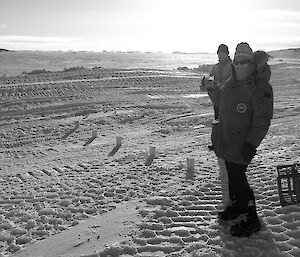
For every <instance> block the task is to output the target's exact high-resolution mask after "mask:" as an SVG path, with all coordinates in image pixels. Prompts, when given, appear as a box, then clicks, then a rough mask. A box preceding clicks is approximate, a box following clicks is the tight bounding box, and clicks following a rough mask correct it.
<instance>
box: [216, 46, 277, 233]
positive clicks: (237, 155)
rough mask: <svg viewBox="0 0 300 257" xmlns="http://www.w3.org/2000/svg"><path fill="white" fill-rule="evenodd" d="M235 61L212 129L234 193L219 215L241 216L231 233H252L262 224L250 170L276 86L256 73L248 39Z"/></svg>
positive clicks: (267, 122)
mask: <svg viewBox="0 0 300 257" xmlns="http://www.w3.org/2000/svg"><path fill="white" fill-rule="evenodd" d="M233 65H234V69H235V72H234V76H232V77H231V79H230V80H229V81H228V82H227V83H226V84H225V86H224V87H223V88H222V90H221V97H220V110H219V120H218V122H215V123H214V124H213V131H212V142H213V145H214V151H215V153H216V155H217V157H218V158H219V159H222V160H223V161H224V166H225V167H226V169H227V174H228V183H229V197H230V204H229V205H228V206H227V207H226V208H225V210H224V211H222V212H220V213H219V214H218V216H219V219H220V220H221V221H228V220H240V222H238V224H235V225H233V226H232V227H231V229H230V233H231V235H232V236H238V237H248V236H250V235H251V234H252V233H254V232H256V231H259V230H260V229H261V225H260V222H259V219H258V217H257V212H256V206H255V197H254V193H253V190H252V189H251V188H250V186H249V183H248V181H247V177H246V171H247V166H248V164H249V163H250V162H251V160H252V158H253V157H254V155H255V154H256V148H257V147H258V146H259V145H260V143H261V141H262V140H263V138H264V137H265V136H266V134H267V132H268V129H269V126H270V123H271V119H272V117H273V90H272V87H271V85H270V84H269V82H268V81H266V80H265V79H260V78H259V76H256V75H257V72H256V65H255V64H254V58H253V51H252V49H251V47H250V46H249V44H248V43H245V42H242V43H240V44H238V45H237V47H236V51H235V54H234V60H233Z"/></svg>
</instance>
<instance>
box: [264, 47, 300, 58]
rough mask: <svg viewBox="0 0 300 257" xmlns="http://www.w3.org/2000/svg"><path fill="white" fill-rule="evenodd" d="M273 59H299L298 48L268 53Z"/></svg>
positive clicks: (299, 52) (299, 51) (299, 49)
mask: <svg viewBox="0 0 300 257" xmlns="http://www.w3.org/2000/svg"><path fill="white" fill-rule="evenodd" d="M268 53H269V54H270V55H271V56H273V57H275V58H300V48H289V49H282V50H275V51H270V52H268Z"/></svg>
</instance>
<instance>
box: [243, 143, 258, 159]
mask: <svg viewBox="0 0 300 257" xmlns="http://www.w3.org/2000/svg"><path fill="white" fill-rule="evenodd" d="M255 154H256V147H255V145H253V144H251V143H248V142H246V143H245V144H244V145H243V147H242V156H243V159H244V161H246V162H250V161H251V160H252V158H253V157H254V155H255Z"/></svg>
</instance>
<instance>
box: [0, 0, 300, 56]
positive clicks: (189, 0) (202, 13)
mask: <svg viewBox="0 0 300 257" xmlns="http://www.w3.org/2000/svg"><path fill="white" fill-rule="evenodd" d="M242 41H247V42H248V43H249V44H250V45H251V46H252V48H253V49H255V50H257V49H263V50H274V49H283V48H292V47H300V1H299V0H251V1H250V0H248V1H245V0H227V1H226V0H47V1H46V0H0V48H7V49H12V50H21V49H24V50H29V49H30V50H75V51H77V50H87V51H102V50H108V51H110V50H121V51H131V50H140V51H162V52H172V51H185V52H215V51H216V48H217V47H218V45H219V44H220V43H225V44H227V45H228V46H229V47H230V49H231V50H232V51H233V50H234V47H235V45H236V44H237V43H239V42H242Z"/></svg>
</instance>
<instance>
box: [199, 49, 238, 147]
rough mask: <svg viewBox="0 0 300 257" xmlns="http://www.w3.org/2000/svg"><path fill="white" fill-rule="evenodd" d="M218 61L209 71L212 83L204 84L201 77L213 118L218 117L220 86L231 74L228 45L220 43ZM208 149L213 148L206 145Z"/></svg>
mask: <svg viewBox="0 0 300 257" xmlns="http://www.w3.org/2000/svg"><path fill="white" fill-rule="evenodd" d="M217 54H218V59H219V62H218V63H217V64H215V65H214V66H213V68H212V70H211V72H210V74H209V75H210V77H212V78H213V84H212V85H205V84H206V83H205V81H206V80H205V79H206V78H205V77H203V80H202V84H204V88H205V89H206V90H207V93H208V96H209V98H210V100H211V102H212V104H213V108H214V119H215V120H217V119H218V118H219V102H220V95H221V87H222V86H224V84H225V82H226V81H227V80H228V79H229V78H230V76H231V74H232V60H231V59H230V57H229V50H228V46H227V45H225V44H220V45H219V47H218V50H217ZM208 149H209V150H213V145H209V146H208Z"/></svg>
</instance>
